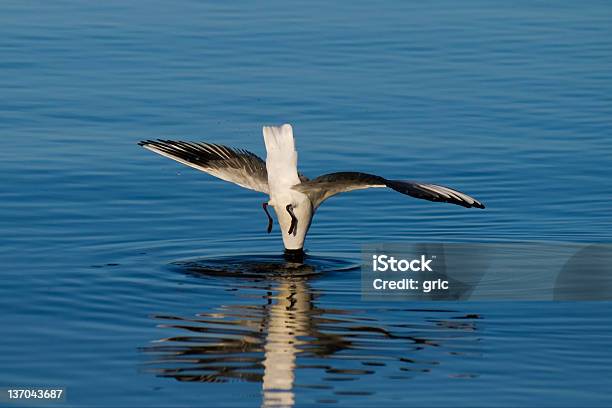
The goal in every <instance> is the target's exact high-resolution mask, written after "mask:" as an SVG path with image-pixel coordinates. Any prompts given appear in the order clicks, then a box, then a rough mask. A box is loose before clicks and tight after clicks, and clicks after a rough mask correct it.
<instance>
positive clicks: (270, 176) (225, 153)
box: [138, 124, 485, 259]
mask: <svg viewBox="0 0 612 408" xmlns="http://www.w3.org/2000/svg"><path fill="white" fill-rule="evenodd" d="M263 138H264V142H265V145H266V153H267V157H266V161H265V162H264V161H263V160H262V159H261V158H259V157H258V156H257V155H255V154H253V153H251V152H249V151H247V150H244V149H235V148H231V147H227V146H223V145H219V144H213V143H203V142H199V143H196V142H183V141H175V140H163V139H157V140H143V141H141V142H139V143H138V144H139V145H140V146H142V147H144V148H146V149H148V150H151V151H153V152H155V153H158V154H160V155H162V156H165V157H168V158H170V159H172V160H176V161H178V162H180V163H183V164H185V165H187V166H190V167H193V168H195V169H198V170H201V171H203V172H206V173H208V174H210V175H212V176H215V177H217V178H220V179H221V180H225V181H229V182H230V183H234V184H237V185H239V186H240V187H244V188H247V189H250V190H255V191H258V192H261V193H264V194H267V195H268V196H269V200H268V201H266V202H264V203H263V204H262V206H263V210H264V211H265V213H266V216H267V218H268V228H267V232H268V233H270V232H271V231H272V225H273V220H272V217H271V216H270V213H269V212H268V207H272V208H273V209H274V212H275V213H276V218H277V220H278V223H279V224H280V228H281V232H282V237H283V244H284V247H285V255H286V256H287V257H288V258H295V259H300V258H303V256H304V240H305V239H306V233H307V232H308V229H309V228H310V224H311V222H312V217H313V216H314V214H315V212H316V211H317V209H318V208H319V206H320V205H321V204H322V203H323V202H324V201H325V200H327V199H328V198H330V197H332V196H335V195H336V194H339V193H344V192H348V191H353V190H361V189H366V188H384V187H388V188H391V189H392V190H395V191H397V192H399V193H402V194H406V195H409V196H411V197H415V198H420V199H423V200H429V201H439V202H444V203H451V204H456V205H460V206H463V207H466V208H471V207H475V208H481V209H482V208H485V206H484V205H483V204H482V203H481V202H480V201H478V200H476V199H475V198H472V197H470V196H469V195H467V194H464V193H462V192H460V191H457V190H454V189H452V188H449V187H444V186H439V185H436V184H428V183H420V182H415V181H402V180H388V179H386V178H384V177H381V176H376V175H373V174H367V173H359V172H338V173H329V174H324V175H322V176H319V177H317V178H314V179H312V180H310V179H308V178H307V177H306V176H304V175H303V174H302V173H300V172H299V171H298V169H297V157H298V156H297V151H296V150H295V140H294V138H293V128H292V127H291V125H289V124H284V125H282V126H264V127H263Z"/></svg>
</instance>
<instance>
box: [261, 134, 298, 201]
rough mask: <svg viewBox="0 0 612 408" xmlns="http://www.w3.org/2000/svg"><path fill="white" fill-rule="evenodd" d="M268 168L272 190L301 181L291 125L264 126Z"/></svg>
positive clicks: (269, 183)
mask: <svg viewBox="0 0 612 408" xmlns="http://www.w3.org/2000/svg"><path fill="white" fill-rule="evenodd" d="M263 136H264V142H265V144H266V152H267V154H268V155H267V157H266V169H267V170H268V185H269V186H270V190H271V191H272V190H278V189H282V188H288V187H291V186H293V185H296V184H299V183H300V178H299V177H298V172H297V152H296V151H295V142H294V140H293V129H292V128H291V125H289V124H285V125H282V126H264V128H263Z"/></svg>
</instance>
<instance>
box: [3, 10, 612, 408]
mask: <svg viewBox="0 0 612 408" xmlns="http://www.w3.org/2000/svg"><path fill="white" fill-rule="evenodd" d="M611 17H612V5H611V4H610V3H608V2H596V1H593V2H590V1H589V2H559V3H543V2H522V1H521V2H512V3H508V4H502V3H491V2H485V1H470V2H462V3H460V4H459V3H456V2H450V1H443V2H436V3H423V4H411V3H408V2H401V1H391V2H386V3H384V4H378V3H371V2H362V1H358V2H351V3H350V4H348V3H346V4H336V3H330V2H318V1H315V2H309V3H307V4H290V3H286V2H280V1H279V2H276V1H272V2H267V3H266V4H261V3H259V2H257V3H255V2H245V1H238V2H230V3H227V2H226V3H223V4H221V3H217V2H211V3H201V2H195V1H185V2H180V3H176V4H175V3H169V2H159V1H152V2H137V1H133V2H123V1H105V2H78V1H61V2H34V1H5V2H3V3H2V4H1V5H0V90H1V94H0V135H1V136H0V137H1V138H2V139H1V140H2V148H1V149H0V174H1V175H2V176H1V178H2V182H1V183H0V231H1V232H2V234H0V249H1V251H0V265H1V267H2V285H0V310H2V312H1V317H2V329H1V332H2V335H1V336H0V337H1V340H0V361H1V363H0V365H1V366H2V370H0V387H3V386H6V387H17V386H29V385H40V386H44V385H48V386H63V387H65V388H66V390H67V401H66V402H65V403H63V404H64V405H65V406H70V407H77V406H78V407H81V406H84V407H98V406H111V405H112V406H117V407H123V406H126V407H127V406H145V405H146V406H148V407H162V406H177V407H191V406H201V405H202V404H205V405H207V406H208V405H211V406H213V405H225V406H228V405H233V406H254V405H255V406H257V405H264V406H273V405H284V406H291V405H295V406H314V405H329V406H371V405H373V404H377V405H378V404H381V405H382V404H384V405H385V406H407V405H415V406H423V405H427V406H451V405H452V406H492V405H499V406H516V405H522V406H531V405H538V406H578V405H579V406H610V405H611V404H612V395H611V394H610V392H609V390H610V388H611V387H612V380H610V379H611V378H612V347H611V346H612V326H611V323H612V318H611V316H612V304H610V303H609V302H558V303H553V302H485V303H474V302H457V303H426V302H420V303H416V302H404V303H402V302H363V301H362V300H361V294H360V289H361V284H360V274H359V270H358V268H357V267H356V266H357V265H358V263H359V259H360V248H361V245H362V244H365V243H380V242H400V243H401V242H516V241H519V242H522V241H537V242H545V243H550V242H574V243H576V242H578V243H609V242H610V241H612V217H611V216H610V214H612V178H611V177H610V174H611V172H610V171H611V169H612V168H611V167H612V160H611V159H612V122H611V121H610V118H612V69H610V68H611V67H612V25H610V18H611ZM283 122H290V123H292V124H293V126H294V130H295V134H296V139H297V147H298V151H299V165H300V169H301V170H302V171H303V172H304V173H305V174H306V175H308V176H310V177H314V176H316V175H319V174H322V173H326V172H331V171H341V170H349V171H350V170H353V171H363V172H370V173H374V174H380V175H382V176H385V177H388V178H399V179H402V178H405V179H414V180H422V181H427V182H434V183H439V184H444V185H449V186H451V187H454V188H457V189H459V190H462V191H465V192H467V193H469V194H472V195H474V196H475V197H476V198H478V199H479V200H481V201H483V202H484V203H485V204H486V205H487V209H486V210H483V211H480V210H475V209H469V210H468V209H465V208H461V207H458V206H451V205H446V204H440V203H430V202H427V201H420V200H415V199H411V198H409V197H406V196H402V195H400V194H396V193H393V192H389V191H384V190H382V189H376V190H368V191H357V192H353V193H350V194H346V195H340V196H338V197H334V198H333V199H331V200H329V201H328V202H326V203H325V204H324V205H323V206H322V207H321V208H320V210H319V212H318V213H317V215H316V217H315V219H314V222H313V225H312V228H311V231H310V233H309V236H308V240H307V245H306V247H307V249H308V251H309V254H310V260H309V267H310V268H312V271H309V270H306V271H301V272H300V273H280V272H278V270H281V269H282V265H281V266H279V268H278V270H277V269H276V267H274V266H273V267H272V268H271V270H272V272H274V271H276V272H277V273H272V272H271V271H270V270H266V271H263V272H261V273H260V275H257V276H252V274H243V273H240V269H241V268H243V269H244V268H247V269H248V268H249V267H250V266H252V263H253V262H259V263H263V264H267V265H270V264H272V265H274V264H275V263H276V264H278V263H279V262H281V264H282V261H280V260H279V258H278V256H277V255H278V254H279V253H280V251H281V250H282V243H281V240H280V234H279V232H278V229H277V226H275V231H274V233H273V234H271V235H267V234H266V233H265V227H266V218H265V214H263V211H262V210H261V203H262V202H263V201H264V200H266V198H265V197H264V196H263V195H260V194H258V193H255V192H252V191H248V190H243V189H241V188H239V187H236V186H234V185H231V184H227V183H224V182H222V181H219V180H216V179H214V178H212V177H210V176H208V175H206V174H203V173H199V172H197V171H195V170H193V169H190V168H187V167H185V166H181V165H180V164H178V163H176V162H173V161H170V160H167V159H165V158H162V157H160V156H157V155H154V154H152V153H150V152H148V151H145V150H144V149H142V148H140V147H139V146H137V145H136V142H137V141H139V140H142V139H151V138H166V139H184V140H202V141H208V142H216V143H221V144H226V145H229V146H235V147H240V148H245V149H248V150H251V151H253V152H255V153H257V154H259V155H260V156H264V155H265V152H264V149H263V140H262V137H261V126H262V125H263V124H273V123H283ZM209 258H213V259H215V260H216V261H215V262H216V265H219V264H221V265H225V266H226V268H225V269H228V270H229V272H227V271H226V272H227V273H210V271H209V270H206V268H200V269H199V270H198V268H195V269H196V270H195V271H194V270H193V269H194V268H190V267H189V265H193V264H194V263H195V264H196V265H200V264H201V263H202V262H204V264H206V262H208V261H206V259H209ZM202 260H204V261H202ZM268 269H270V268H268ZM177 380H178V381H177ZM274 381H281V382H282V381H289V385H287V383H286V382H285V383H284V385H282V386H281V387H280V390H279V387H278V384H277V387H276V388H274V387H272V388H270V384H275V383H274ZM283 387H284V388H283ZM60 405H62V404H60Z"/></svg>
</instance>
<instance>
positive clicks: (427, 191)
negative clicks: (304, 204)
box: [293, 172, 485, 208]
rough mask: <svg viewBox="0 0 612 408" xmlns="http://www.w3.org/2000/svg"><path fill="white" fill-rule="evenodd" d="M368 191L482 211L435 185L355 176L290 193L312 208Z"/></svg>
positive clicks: (334, 177)
mask: <svg viewBox="0 0 612 408" xmlns="http://www.w3.org/2000/svg"><path fill="white" fill-rule="evenodd" d="M371 187H389V188H391V189H393V190H395V191H397V192H400V193H402V194H406V195H409V196H411V197H415V198H420V199H423V200H429V201H439V202H445V203H451V204H456V205H461V206H463V207H467V208H470V207H476V208H485V206H484V204H482V203H481V202H480V201H478V200H476V199H475V198H472V197H470V196H469V195H467V194H465V193H462V192H460V191H457V190H454V189H451V188H448V187H444V186H439V185H436V184H426V183H418V182H414V181H402V180H387V179H385V178H383V177H380V176H375V175H373V174H367V173H357V172H340V173H330V174H324V175H322V176H319V177H317V178H315V179H313V180H310V181H306V182H302V183H300V184H298V185H296V186H293V189H295V190H297V191H301V192H303V193H304V194H306V195H308V197H309V198H310V201H312V203H313V205H314V206H315V207H318V206H319V205H321V203H322V202H323V201H325V200H327V199H328V198H329V197H331V196H334V195H336V194H339V193H343V192H347V191H353V190H361V189H364V188H371Z"/></svg>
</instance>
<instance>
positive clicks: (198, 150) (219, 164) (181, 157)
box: [138, 139, 269, 194]
mask: <svg viewBox="0 0 612 408" xmlns="http://www.w3.org/2000/svg"><path fill="white" fill-rule="evenodd" d="M138 144H139V145H140V146H142V147H144V148H145V149H149V150H151V151H152V152H155V153H158V154H161V155H162V156H166V157H168V158H170V159H172V160H176V161H178V162H181V163H183V164H186V165H187V166H190V167H193V168H195V169H198V170H201V171H204V172H206V173H208V174H211V175H213V176H215V177H218V178H220V179H221V180H225V181H229V182H230V183H234V184H238V185H239V186H240V187H244V188H248V189H251V190H255V191H259V192H262V193H266V194H267V193H268V192H269V191H268V172H267V171H266V163H265V162H264V161H263V160H262V159H260V158H259V157H258V156H257V155H255V154H253V153H251V152H249V151H247V150H242V149H232V148H230V147H227V146H222V145H218V144H212V143H194V142H181V141H174V140H161V139H160V140H144V141H142V142H139V143H138Z"/></svg>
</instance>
